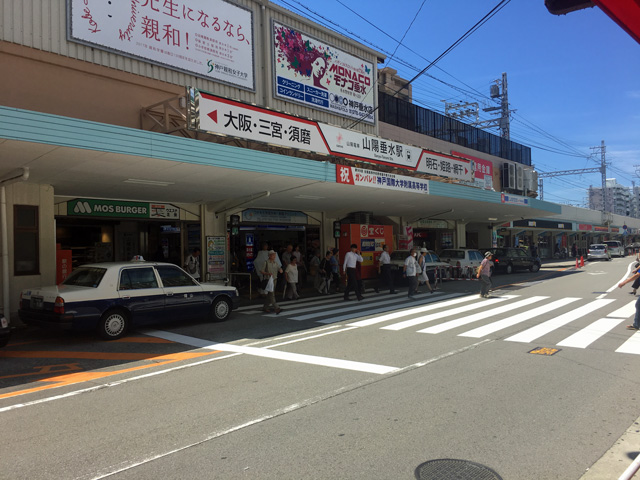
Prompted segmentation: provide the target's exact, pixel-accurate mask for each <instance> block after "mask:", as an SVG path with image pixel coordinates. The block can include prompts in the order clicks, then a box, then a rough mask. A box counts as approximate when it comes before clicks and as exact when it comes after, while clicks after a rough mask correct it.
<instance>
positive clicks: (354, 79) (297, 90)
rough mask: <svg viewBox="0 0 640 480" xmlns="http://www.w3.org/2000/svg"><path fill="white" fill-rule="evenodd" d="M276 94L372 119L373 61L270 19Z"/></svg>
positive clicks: (335, 112)
mask: <svg viewBox="0 0 640 480" xmlns="http://www.w3.org/2000/svg"><path fill="white" fill-rule="evenodd" d="M273 54H274V58H273V61H274V76H275V78H274V86H275V96H276V97H279V98H282V99H285V100H287V101H294V102H298V103H302V104H304V105H306V106H308V107H312V108H317V109H320V110H325V111H327V112H330V113H334V114H337V115H342V116H345V117H349V118H353V119H358V120H362V121H364V122H367V123H374V118H375V117H374V108H375V106H374V99H375V95H376V92H377V86H376V85H375V78H374V69H373V64H372V63H369V62H366V61H364V60H362V59H361V58H358V57H354V56H353V55H350V54H348V53H347V52H345V51H343V50H340V49H339V48H335V47H333V46H331V45H328V44H326V43H323V42H321V41H320V40H317V39H315V38H313V37H311V36H309V35H307V34H305V33H302V32H300V31H298V30H295V29H293V28H291V27H288V26H286V25H282V24H280V23H278V22H275V21H274V22H273Z"/></svg>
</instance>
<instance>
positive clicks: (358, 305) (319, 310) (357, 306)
mask: <svg viewBox="0 0 640 480" xmlns="http://www.w3.org/2000/svg"><path fill="white" fill-rule="evenodd" d="M366 300H367V298H366V299H365V301H366ZM406 301H407V299H406V298H404V299H403V298H402V297H400V298H398V297H397V296H393V297H391V296H389V298H385V299H376V301H375V302H367V303H365V302H364V301H363V302H358V301H356V302H355V303H354V302H353V301H352V302H351V303H350V304H346V305H348V306H346V305H345V304H343V305H345V306H342V307H337V308H331V309H328V308H327V307H326V306H324V305H322V306H316V307H313V308H307V309H304V310H291V311H288V310H287V311H286V315H287V318H288V319H289V320H311V319H313V318H318V317H326V316H327V315H328V314H329V313H345V312H353V311H356V310H362V308H363V307H364V306H366V307H376V306H378V305H392V304H394V303H400V302H406ZM343 302H344V300H343ZM333 305H334V306H335V303H334V304H333ZM310 310H312V311H314V312H315V313H309V314H306V315H299V316H293V317H290V316H289V315H296V314H298V313H304V312H307V311H310ZM274 316H275V315H267V317H274Z"/></svg>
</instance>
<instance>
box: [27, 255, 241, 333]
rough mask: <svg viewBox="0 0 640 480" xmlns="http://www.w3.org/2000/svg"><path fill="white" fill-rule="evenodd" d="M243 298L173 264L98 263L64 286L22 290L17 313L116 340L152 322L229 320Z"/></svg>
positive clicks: (41, 323) (30, 320)
mask: <svg viewBox="0 0 640 480" xmlns="http://www.w3.org/2000/svg"><path fill="white" fill-rule="evenodd" d="M238 301H239V297H238V290H237V289H236V288H235V287H227V286H223V285H215V284H209V283H199V282H197V281H196V280H195V279H194V278H193V277H191V275H189V274H188V273H187V272H185V271H184V270H182V269H181V268H179V267H177V266H176V265H173V264H171V263H161V262H139V261H136V262H113V263H94V264H89V265H84V266H81V267H79V268H77V269H75V270H74V271H73V272H72V273H71V274H70V275H69V276H68V277H67V278H66V279H65V281H64V282H62V283H61V284H60V285H53V286H48V287H41V288H28V289H25V290H23V291H22V293H21V294H20V307H19V310H18V314H19V316H20V319H21V320H22V321H23V322H24V323H25V324H27V325H36V326H41V327H53V328H58V329H67V330H96V331H97V332H98V333H99V335H100V336H101V337H102V338H103V339H105V340H116V339H118V338H121V337H123V336H125V335H126V334H127V332H128V331H130V330H131V329H132V328H134V327H140V326H143V325H150V324H153V323H161V322H176V321H183V320H184V321H187V320H194V319H208V320H211V321H217V322H219V321H224V320H226V319H227V318H229V316H230V315H231V311H232V310H233V309H235V308H236V307H237V305H238Z"/></svg>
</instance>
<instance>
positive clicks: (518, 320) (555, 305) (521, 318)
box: [458, 297, 581, 338]
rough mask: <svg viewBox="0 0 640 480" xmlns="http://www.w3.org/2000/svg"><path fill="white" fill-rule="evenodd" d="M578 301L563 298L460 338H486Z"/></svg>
mask: <svg viewBox="0 0 640 480" xmlns="http://www.w3.org/2000/svg"><path fill="white" fill-rule="evenodd" d="M577 300H581V299H580V298H570V297H569V298H562V299H560V300H556V301H555V302H551V303H549V304H547V305H541V306H540V307H537V308H534V309H533V310H528V311H526V312H523V313H519V314H518V315H514V316H513V317H509V318H505V319H503V320H498V321H497V322H493V323H490V324H488V325H484V326H483V327H478V328H474V329H473V330H469V331H468V332H464V333H461V334H460V335H458V336H459V337H472V338H480V337H484V336H486V335H490V334H492V333H495V332H497V331H499V330H502V329H504V328H508V327H512V326H513V325H517V324H518V323H521V322H525V321H527V320H530V319H532V318H535V317H537V316H539V315H544V314H545V313H548V312H551V311H553V310H555V309H556V308H561V307H564V306H565V305H568V304H570V303H572V302H575V301H577Z"/></svg>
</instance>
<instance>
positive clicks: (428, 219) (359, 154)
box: [0, 0, 561, 317]
mask: <svg viewBox="0 0 640 480" xmlns="http://www.w3.org/2000/svg"><path fill="white" fill-rule="evenodd" d="M0 11H2V12H4V14H5V21H4V22H3V23H2V24H1V25H0V28H1V30H0V62H1V64H2V65H3V66H4V67H5V69H6V71H8V72H11V75H5V76H3V79H2V84H1V87H2V88H0V159H1V162H0V191H1V192H0V193H2V195H3V196H4V197H6V203H5V204H3V206H2V211H1V212H0V216H1V218H2V219H3V222H2V229H3V234H4V236H3V238H6V239H7V240H6V242H5V245H3V251H4V250H5V249H6V255H3V258H2V265H1V268H2V269H3V278H5V279H8V281H6V280H3V292H4V294H3V298H2V306H3V308H4V311H5V314H6V315H7V316H12V317H15V312H16V310H17V305H18V297H19V292H20V290H21V289H22V288H28V287H34V286H39V285H46V284H52V283H56V282H57V281H60V279H62V278H64V276H65V275H66V274H68V273H69V272H70V271H71V270H72V269H73V268H74V267H75V266H77V265H79V264H82V263H87V262H100V261H109V260H128V259H130V258H131V257H133V256H134V255H143V256H144V257H145V258H147V259H153V260H164V261H170V262H173V263H176V264H178V265H182V264H183V263H184V259H185V258H186V256H187V255H188V253H189V251H190V250H192V249H193V248H200V249H201V250H202V252H203V258H204V260H205V261H203V262H202V269H203V271H202V275H203V277H204V278H206V279H208V280H216V279H223V278H226V277H228V276H231V278H232V280H238V279H248V278H250V276H251V272H252V270H253V268H254V267H253V259H254V258H255V256H256V254H257V251H258V250H259V249H260V248H261V245H262V244H263V243H267V244H268V245H269V246H270V248H276V249H280V248H284V247H286V246H287V245H288V244H297V245H300V247H301V250H302V251H303V254H304V255H305V257H306V258H309V257H310V256H311V255H313V254H315V252H316V251H318V250H320V251H324V250H326V249H327V248H331V247H337V246H339V245H341V244H344V243H345V242H347V243H348V242H350V241H357V242H359V245H360V246H361V249H362V251H363V252H364V255H363V256H364V257H365V265H364V267H365V272H366V274H369V273H371V274H374V272H375V268H373V266H374V265H375V260H376V258H377V255H378V254H379V252H380V251H381V249H382V244H383V243H387V244H389V243H391V244H392V249H397V248H400V247H401V246H405V247H406V246H408V245H411V242H413V244H414V245H416V246H428V247H430V248H432V249H434V250H441V249H442V248H445V247H449V246H477V247H491V246H493V245H494V244H495V243H496V235H495V232H496V228H497V226H499V225H501V224H503V223H504V222H511V221H512V220H514V219H519V218H544V217H547V216H550V215H558V214H560V213H561V208H560V206H558V205H555V204H551V203H548V202H542V201H539V200H537V199H536V198H534V197H535V192H527V189H526V188H525V187H524V178H525V175H524V173H523V174H519V173H518V172H523V171H524V170H522V169H519V168H518V167H522V168H524V167H527V169H526V170H527V171H530V170H532V169H531V168H530V166H531V159H530V156H529V157H528V158H527V156H526V148H517V147H514V148H509V149H508V150H509V152H507V151H506V150H505V149H504V148H503V145H501V144H495V145H492V141H491V140H489V141H488V144H487V141H485V142H484V144H483V145H482V146H480V147H478V148H473V147H474V146H473V145H471V144H470V142H471V141H472V140H473V141H475V140H474V138H471V137H469V138H466V139H463V137H465V135H466V136H469V135H471V136H472V137H473V131H471V130H464V132H462V131H460V132H459V134H458V135H457V137H459V138H458V140H459V141H456V142H453V141H452V137H451V136H449V137H448V139H447V138H445V137H443V136H440V137H438V136H437V135H434V132H433V131H429V132H426V133H425V132H420V131H416V130H415V129H408V128H405V127H404V126H402V125H395V124H393V123H389V122H387V121H385V122H380V119H379V109H378V106H379V103H378V102H379V97H378V89H377V78H378V64H379V63H380V62H382V61H383V60H384V56H383V55H382V54H380V53H378V52H376V51H373V50H371V49H370V48H367V47H365V46H363V45H361V44H359V43H357V42H355V41H353V40H351V39H348V38H346V37H343V36H341V35H339V34H337V33H335V32H333V31H330V30H328V29H326V28H324V27H322V26H320V25H318V24H315V23H313V22H311V21H310V20H307V19H305V18H302V17H300V16H298V15H296V14H294V13H292V12H290V11H288V10H286V9H284V8H281V7H279V6H276V5H273V4H271V3H270V2H268V1H266V0H264V1H263V0H238V1H233V2H231V1H224V0H206V1H205V0H174V1H171V2H159V1H153V0H151V1H145V2H142V1H133V2H128V3H127V4H126V5H125V4H124V3H122V2H117V3H116V2H102V1H98V0H66V1H65V0H0ZM407 93H408V95H410V89H408V92H407ZM385 95H388V94H385ZM405 106H406V105H405ZM387 107H388V106H387ZM401 108H404V107H401ZM387 112H388V108H387ZM434 118H435V117H434ZM436 123H437V121H436ZM456 128H457V127H456ZM429 133H430V134H429ZM483 138H484V137H483ZM487 138H489V137H487ZM465 142H466V144H463V143H465ZM476 143H477V142H476ZM480 143H482V142H480ZM480 143H477V145H480ZM520 147H522V146H520ZM500 152H502V153H500ZM529 153H530V152H529ZM500 154H502V156H500ZM505 157H507V158H505ZM504 165H507V167H508V166H509V165H511V168H506V169H505V168H504ZM505 170H506V172H507V175H509V172H510V171H511V170H512V171H513V172H514V176H513V179H512V180H513V182H511V183H509V182H507V187H506V188H505V187H504V180H503V179H502V175H503V172H504V171H505ZM527 193H533V194H532V195H528V194H527ZM353 226H357V227H358V228H353Z"/></svg>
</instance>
